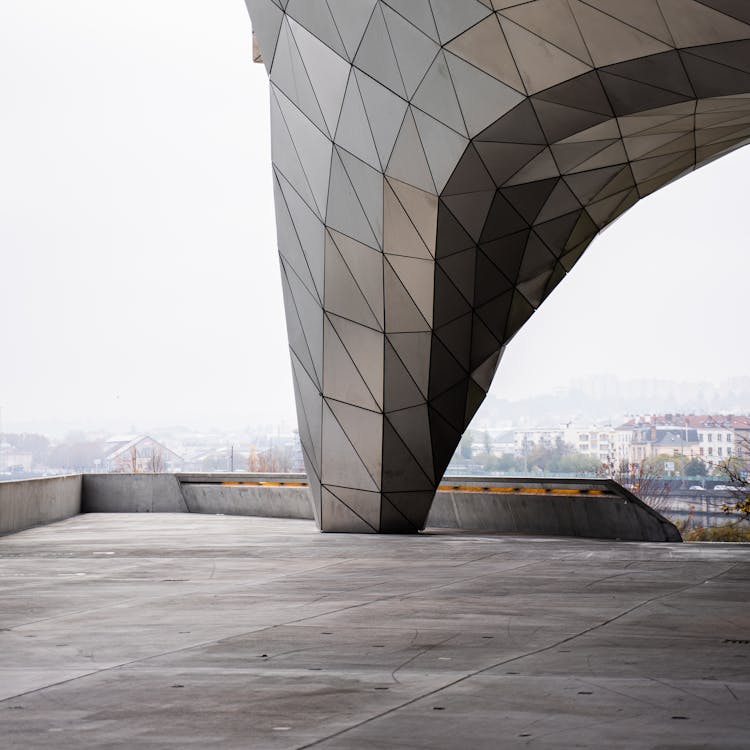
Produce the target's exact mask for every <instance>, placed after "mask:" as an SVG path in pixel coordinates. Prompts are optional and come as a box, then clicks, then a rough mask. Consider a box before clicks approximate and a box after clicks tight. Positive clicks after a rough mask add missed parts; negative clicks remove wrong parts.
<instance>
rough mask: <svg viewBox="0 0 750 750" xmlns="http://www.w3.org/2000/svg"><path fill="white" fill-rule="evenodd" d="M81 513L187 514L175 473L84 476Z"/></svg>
mask: <svg viewBox="0 0 750 750" xmlns="http://www.w3.org/2000/svg"><path fill="white" fill-rule="evenodd" d="M81 512H82V513H187V512H189V510H188V507H187V505H186V504H185V499H184V498H183V496H182V490H181V489H180V481H179V479H178V478H177V475H175V474H84V476H83V495H82V501H81Z"/></svg>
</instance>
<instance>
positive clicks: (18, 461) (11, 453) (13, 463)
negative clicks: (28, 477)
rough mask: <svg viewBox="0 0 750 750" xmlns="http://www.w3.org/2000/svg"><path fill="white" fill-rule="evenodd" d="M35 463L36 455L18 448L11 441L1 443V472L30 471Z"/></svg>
mask: <svg viewBox="0 0 750 750" xmlns="http://www.w3.org/2000/svg"><path fill="white" fill-rule="evenodd" d="M33 463H34V455H33V454H32V453H28V452H26V451H19V450H16V449H15V447H14V446H12V445H10V444H9V443H2V444H0V472H17V473H28V472H30V471H31V468H32V464H33Z"/></svg>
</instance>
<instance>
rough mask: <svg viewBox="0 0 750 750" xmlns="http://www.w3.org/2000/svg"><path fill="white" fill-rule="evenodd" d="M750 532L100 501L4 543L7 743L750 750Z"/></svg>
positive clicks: (1, 727)
mask: <svg viewBox="0 0 750 750" xmlns="http://www.w3.org/2000/svg"><path fill="white" fill-rule="evenodd" d="M749 574H750V546H748V545H709V544H696V545H692V544H691V545H689V544H682V545H671V544H645V543H623V542H599V541H586V540H574V539H549V538H530V537H527V538H522V537H508V536H476V535H471V534H452V533H443V532H440V533H432V534H430V533H428V534H424V535H420V536H418V537H374V536H334V535H321V534H319V533H318V532H317V531H316V530H315V528H314V526H313V524H312V523H310V522H306V521H288V520H271V519H262V518H242V517H220V516H193V515H157V514H147V515H95V514H92V515H85V516H79V517H77V518H73V519H70V520H68V521H64V522H61V523H58V524H54V525H52V526H47V527H42V528H37V529H32V530H30V531H26V532H22V533H20V534H16V535H13V536H9V537H4V538H2V539H0V748H3V749H4V748H14V749H15V748H19V749H20V748H23V749H24V750H27V749H28V750H34V749H35V748H61V747H76V748H84V749H86V748H136V749H138V750H140V749H141V748H144V749H145V748H148V749H149V750H157V749H160V748H165V749H166V748H209V747H210V748H222V749H223V748H226V749H228V750H234V749H235V748H237V749H238V750H239V749H240V748H242V749H243V750H244V749H245V748H303V747H320V748H456V747H460V748H464V747H471V748H505V747H509V748H514V747H519V748H520V747H524V748H525V747H532V748H536V747H538V748H572V747H581V748H603V747H607V748H659V749H660V750H667V749H668V748H730V749H731V748H738V749H739V748H743V749H744V748H747V747H750V719H748V717H747V712H746V711H745V709H744V707H745V706H747V703H748V701H750V584H749V583H748V579H749Z"/></svg>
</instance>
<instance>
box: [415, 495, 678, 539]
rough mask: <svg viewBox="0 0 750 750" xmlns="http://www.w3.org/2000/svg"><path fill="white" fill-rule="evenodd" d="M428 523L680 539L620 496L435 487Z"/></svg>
mask: <svg viewBox="0 0 750 750" xmlns="http://www.w3.org/2000/svg"><path fill="white" fill-rule="evenodd" d="M427 527H428V528H429V527H432V528H443V529H463V530H475V531H496V532H505V533H510V534H532V535H538V536H574V537H586V538H594V539H621V540H623V541H625V540H627V541H647V542H680V541H682V540H681V538H680V535H679V532H678V531H677V529H676V528H675V527H674V526H673V525H672V524H671V523H670V522H669V521H668V520H666V519H661V518H659V517H657V516H654V515H652V514H651V513H649V512H648V511H647V510H644V508H642V507H640V506H639V505H638V504H636V503H633V502H631V501H630V500H627V499H625V498H612V497H586V496H578V497H576V496H568V497H566V496H564V495H563V496H554V497H548V496H546V495H540V496H527V495H521V494H508V495H500V496H498V495H493V494H489V493H472V492H439V493H438V495H437V497H436V498H435V502H434V503H433V506H432V510H431V511H430V515H429V516H428V518H427Z"/></svg>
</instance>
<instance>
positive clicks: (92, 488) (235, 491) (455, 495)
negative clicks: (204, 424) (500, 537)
mask: <svg viewBox="0 0 750 750" xmlns="http://www.w3.org/2000/svg"><path fill="white" fill-rule="evenodd" d="M78 512H83V513H206V514H224V515H238V516H266V517H269V518H298V519H310V520H311V519H312V518H313V513H312V504H311V501H310V495H309V491H308V488H307V485H306V478H305V477H304V476H302V475H272V474H270V475H260V474H254V475H251V474H239V475H238V474H86V475H84V476H83V477H80V476H78V477H61V478H53V479H43V480H28V481H21V482H7V483H0V534H1V533H10V532H12V531H19V530H21V529H23V528H29V527H30V526H35V525H38V524H43V523H51V522H53V521H57V520H61V519H63V518H68V517H70V516H73V515H76V514H77V513H78ZM426 527H427V528H440V529H461V530H466V531H479V532H483V531H484V532H486V531H494V532H502V533H508V534H529V535H538V536H572V537H588V538H598V539H621V540H629V541H651V542H679V541H681V538H680V534H679V532H678V530H677V528H676V527H675V526H674V525H673V524H672V523H671V522H670V521H668V520H667V519H666V518H663V517H662V516H661V515H659V514H658V513H657V512H656V511H654V510H653V509H651V508H649V507H648V506H647V505H645V504H644V503H643V502H642V501H641V500H639V499H638V498H637V497H635V496H634V495H632V494H631V493H630V492H628V491H627V490H626V489H624V488H623V487H620V485H618V484H616V483H615V482H612V481H610V480H569V479H566V480H539V479H507V480H505V479H503V480H500V479H497V478H494V477H493V478H482V477H450V478H448V479H446V480H444V483H443V484H442V485H441V489H440V491H439V492H438V493H437V496H436V498H435V501H434V503H433V506H432V509H431V511H430V514H429V516H428V518H427V523H426Z"/></svg>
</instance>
